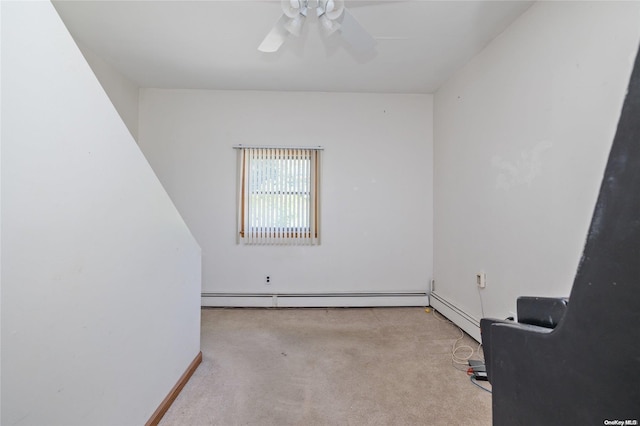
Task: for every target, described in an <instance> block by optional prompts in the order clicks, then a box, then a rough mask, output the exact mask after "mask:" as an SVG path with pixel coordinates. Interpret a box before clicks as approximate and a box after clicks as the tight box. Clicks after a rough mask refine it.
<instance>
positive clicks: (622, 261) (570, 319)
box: [482, 56, 640, 426]
mask: <svg viewBox="0 0 640 426" xmlns="http://www.w3.org/2000/svg"><path fill="white" fill-rule="evenodd" d="M518 317H519V320H522V318H520V314H519V315H518ZM483 323H484V329H483V330H482V339H483V343H484V348H485V354H489V357H488V360H487V364H488V365H487V369H488V371H490V380H491V384H492V389H493V395H492V399H493V424H494V425H496V426H502V425H509V426H512V425H536V426H537V425H544V426H552V425H563V426H566V425H603V424H604V425H606V424H618V423H614V421H620V422H621V423H619V424H640V56H639V57H637V58H636V61H635V66H634V70H633V73H632V76H631V82H630V84H629V90H628V93H627V97H626V99H625V102H624V106H623V110H622V115H621V117H620V122H619V123H618V129H617V132H616V135H615V138H614V141H613V145H612V148H611V152H610V154H609V160H608V163H607V167H606V170H605V175H604V179H603V182H602V186H601V188H600V194H599V196H598V201H597V204H596V207H595V211H594V214H593V219H592V221H591V226H590V229H589V233H588V235H587V242H586V245H585V248H584V252H583V255H582V259H581V261H580V265H579V268H578V273H577V275H576V278H575V281H574V283H573V287H572V290H571V294H570V297H569V303H568V305H567V306H566V309H565V312H564V315H563V316H562V318H561V319H560V320H559V321H558V322H557V324H553V321H552V322H550V323H547V324H537V325H531V324H522V323H520V322H518V323H515V322H504V321H499V322H493V323H491V322H490V321H484V322H483ZM626 421H629V422H627V423H625V422H626ZM634 421H637V422H638V423H635V422H634Z"/></svg>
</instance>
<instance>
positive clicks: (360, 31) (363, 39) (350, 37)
mask: <svg viewBox="0 0 640 426" xmlns="http://www.w3.org/2000/svg"><path fill="white" fill-rule="evenodd" d="M338 21H340V32H341V33H342V37H343V38H344V40H345V41H346V42H347V43H349V44H350V45H351V47H353V48H354V50H356V51H358V52H361V53H372V52H374V51H375V48H376V40H375V39H374V38H373V37H372V36H371V34H369V33H368V32H367V30H366V29H365V28H364V27H363V26H362V25H360V23H359V22H358V21H357V20H356V18H354V17H353V15H352V14H351V13H349V11H348V10H347V9H344V12H343V13H342V16H341V17H340V18H339V19H338Z"/></svg>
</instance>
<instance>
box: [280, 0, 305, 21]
mask: <svg viewBox="0 0 640 426" xmlns="http://www.w3.org/2000/svg"><path fill="white" fill-rule="evenodd" d="M281 4H282V12H283V13H284V14H285V15H287V16H288V17H289V18H291V19H293V18H295V17H296V16H298V15H304V16H307V7H308V0H282V2H281Z"/></svg>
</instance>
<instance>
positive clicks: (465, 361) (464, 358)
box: [425, 296, 491, 393]
mask: <svg viewBox="0 0 640 426" xmlns="http://www.w3.org/2000/svg"><path fill="white" fill-rule="evenodd" d="M480 297H481V300H482V296H480ZM426 309H429V308H426ZM426 309H425V310H426ZM483 310H484V309H483ZM431 311H432V313H433V317H434V318H435V319H437V320H438V321H440V322H446V323H449V324H452V325H454V326H456V327H457V328H458V331H460V337H458V338H457V339H456V340H455V342H453V347H452V348H451V364H452V365H453V368H455V369H456V370H458V371H464V372H465V373H467V374H468V375H469V379H470V380H471V383H473V384H474V385H475V386H477V387H479V388H480V389H482V390H483V391H485V392H489V393H491V390H490V389H488V388H485V387H484V386H482V385H480V384H478V382H477V381H476V376H475V374H473V369H472V368H470V367H469V360H470V359H471V357H472V356H473V354H474V353H477V354H478V356H479V357H481V358H482V360H483V361H484V356H480V348H482V343H478V347H477V348H476V349H475V350H474V349H473V348H472V347H471V346H469V345H460V346H458V342H460V341H461V340H462V339H464V331H462V329H461V328H460V327H458V326H457V325H456V324H454V323H453V322H452V321H450V320H449V319H447V318H445V317H443V316H442V315H440V314H438V313H437V312H436V310H435V309H431ZM426 312H427V313H428V312H429V311H428V310H426ZM461 349H462V350H465V349H466V350H468V351H470V352H469V354H468V355H458V354H457V352H458V351H459V350H461ZM462 366H464V367H462ZM478 366H484V365H483V364H479V365H478Z"/></svg>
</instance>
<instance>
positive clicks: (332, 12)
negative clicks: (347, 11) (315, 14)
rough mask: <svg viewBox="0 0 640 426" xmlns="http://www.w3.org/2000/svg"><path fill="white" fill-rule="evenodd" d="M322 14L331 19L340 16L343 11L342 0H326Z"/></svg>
mask: <svg viewBox="0 0 640 426" xmlns="http://www.w3.org/2000/svg"><path fill="white" fill-rule="evenodd" d="M324 11H325V12H324V16H326V17H327V18H329V19H330V20H332V21H335V20H336V19H338V18H340V16H342V13H343V12H344V0H327V1H326V2H325V7H324Z"/></svg>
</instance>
